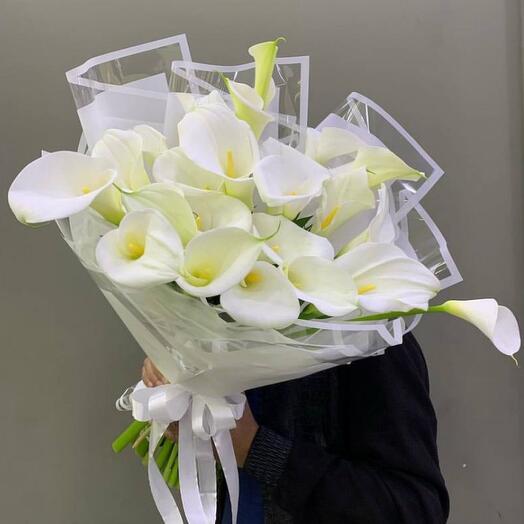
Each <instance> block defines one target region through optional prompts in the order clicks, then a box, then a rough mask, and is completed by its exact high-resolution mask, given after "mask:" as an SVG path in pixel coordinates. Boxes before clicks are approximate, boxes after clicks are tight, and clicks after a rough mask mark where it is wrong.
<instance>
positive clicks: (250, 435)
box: [142, 358, 258, 467]
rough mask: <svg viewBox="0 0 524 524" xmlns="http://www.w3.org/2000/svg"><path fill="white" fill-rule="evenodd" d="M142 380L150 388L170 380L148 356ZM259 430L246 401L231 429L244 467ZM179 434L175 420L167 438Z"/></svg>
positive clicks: (174, 438)
mask: <svg viewBox="0 0 524 524" xmlns="http://www.w3.org/2000/svg"><path fill="white" fill-rule="evenodd" d="M142 380H143V381H144V384H145V385H146V386H147V387H148V388H152V387H155V386H162V385H163V384H168V383H169V382H168V380H167V379H166V377H164V375H162V373H160V371H159V370H158V368H157V367H156V366H155V365H154V364H153V362H152V361H151V360H150V359H149V358H146V359H145V360H144V365H143V367H142ZM257 431H258V424H257V422H256V420H255V418H254V417H253V413H252V412H251V408H250V407H249V404H248V403H247V402H246V406H245V409H244V414H243V415H242V418H241V419H240V420H237V425H236V427H235V428H234V429H232V430H231V439H232V441H233V449H234V450H235V457H236V459H237V464H238V466H239V467H243V466H244V463H245V461H246V458H247V455H248V453H249V450H250V449H251V445H252V443H253V439H254V438H255V435H256V434H257ZM177 435H178V423H177V422H173V423H172V424H170V425H169V427H168V428H167V431H166V436H167V438H169V439H171V440H176V439H177Z"/></svg>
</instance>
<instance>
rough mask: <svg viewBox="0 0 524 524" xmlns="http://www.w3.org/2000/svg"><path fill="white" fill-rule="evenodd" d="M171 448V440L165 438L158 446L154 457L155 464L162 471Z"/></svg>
mask: <svg viewBox="0 0 524 524" xmlns="http://www.w3.org/2000/svg"><path fill="white" fill-rule="evenodd" d="M172 449H173V442H172V441H171V440H169V439H166V440H165V441H164V443H163V444H162V446H161V447H159V448H158V452H157V455H156V457H155V460H156V465H157V466H158V469H159V470H160V471H162V469H163V468H164V466H165V465H166V463H167V461H168V460H169V458H170V454H171V450H172Z"/></svg>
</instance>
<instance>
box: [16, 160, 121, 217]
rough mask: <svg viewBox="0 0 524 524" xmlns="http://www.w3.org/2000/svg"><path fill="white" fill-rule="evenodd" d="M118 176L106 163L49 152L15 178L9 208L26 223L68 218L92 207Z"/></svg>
mask: <svg viewBox="0 0 524 524" xmlns="http://www.w3.org/2000/svg"><path fill="white" fill-rule="evenodd" d="M116 177H117V173H116V171H115V170H114V169H113V168H112V167H111V165H110V164H109V163H108V162H107V161H105V160H101V159H96V158H90V157H88V156H85V155H82V154H80V153H73V152H71V151H58V152H56V153H48V154H45V155H44V156H42V157H41V158H38V159H36V160H34V161H33V162H31V163H30V164H29V165H27V166H26V167H25V168H24V169H22V171H21V172H20V173H19V174H18V176H17V177H16V178H15V180H14V181H13V183H12V184H11V187H10V188H9V192H8V200H9V206H10V207H11V210H12V211H13V213H14V214H15V216H16V218H17V219H18V220H19V221H20V222H22V223H23V224H39V223H43V222H48V221H50V220H57V219H60V218H66V217H69V216H71V215H74V214H76V213H78V212H80V211H82V210H84V209H86V208H87V207H89V206H90V205H92V203H93V201H94V200H95V199H96V198H97V197H98V196H99V195H100V194H101V193H103V192H104V190H106V189H107V188H109V187H110V186H111V184H112V183H113V182H114V181H115V179H116Z"/></svg>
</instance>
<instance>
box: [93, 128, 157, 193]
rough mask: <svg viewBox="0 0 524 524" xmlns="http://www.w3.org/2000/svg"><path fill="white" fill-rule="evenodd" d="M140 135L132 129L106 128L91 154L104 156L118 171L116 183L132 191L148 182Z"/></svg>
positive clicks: (98, 156) (96, 156) (99, 156)
mask: <svg viewBox="0 0 524 524" xmlns="http://www.w3.org/2000/svg"><path fill="white" fill-rule="evenodd" d="M142 147H143V140H142V136H141V135H140V134H139V133H137V132H136V131H133V130H122V129H108V130H107V131H106V132H105V133H104V134H103V136H102V138H101V139H100V140H99V141H98V142H97V143H96V144H95V146H94V147H93V151H92V154H91V155H92V156H93V157H95V158H105V159H106V160H108V161H109V162H111V164H112V165H113V167H114V168H115V169H116V170H117V172H118V177H117V184H118V185H119V186H120V187H123V188H125V189H129V190H131V191H134V190H136V189H140V188H141V187H143V186H145V185H147V184H149V182H150V181H149V177H148V176H147V173H146V170H145V169H144V159H143V156H142Z"/></svg>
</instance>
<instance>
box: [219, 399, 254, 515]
mask: <svg viewBox="0 0 524 524" xmlns="http://www.w3.org/2000/svg"><path fill="white" fill-rule="evenodd" d="M246 395H247V399H248V402H249V407H250V408H251V411H252V412H253V416H254V417H255V420H256V419H257V417H258V416H260V408H261V406H260V404H261V398H260V392H259V391H258V390H256V389H253V390H251V391H248V392H247V393H246ZM238 477H239V478H238V480H239V483H240V497H239V501H238V518H237V524H264V503H263V498H262V488H261V486H260V484H259V482H258V481H257V480H256V479H255V478H254V477H252V476H251V475H248V474H247V473H246V472H245V471H243V470H242V469H239V470H238ZM221 522H222V524H231V503H230V501H229V497H227V498H226V501H225V507H224V514H223V515H222V521H221Z"/></svg>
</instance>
